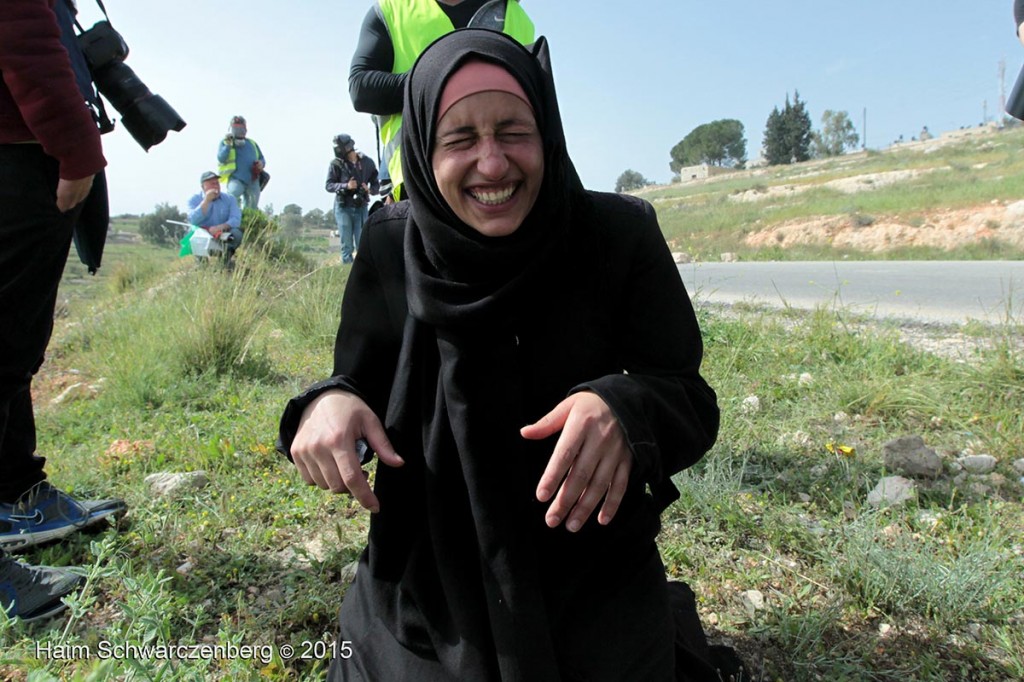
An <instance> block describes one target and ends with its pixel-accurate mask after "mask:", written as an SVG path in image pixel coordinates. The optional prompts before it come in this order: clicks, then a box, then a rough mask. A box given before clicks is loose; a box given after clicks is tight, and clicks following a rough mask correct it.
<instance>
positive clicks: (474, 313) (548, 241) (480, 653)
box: [371, 29, 585, 682]
mask: <svg viewBox="0 0 1024 682" xmlns="http://www.w3.org/2000/svg"><path fill="white" fill-rule="evenodd" d="M471 59H479V60H484V61H488V62H492V63H495V64H497V65H499V66H501V67H503V68H505V69H506V70H507V71H508V72H509V73H510V74H512V76H514V77H515V78H516V79H517V80H518V81H519V83H520V84H521V85H522V87H523V90H524V92H525V93H526V95H527V97H528V98H529V100H530V104H531V105H532V106H533V111H534V114H535V116H536V120H537V124H538V128H539V132H540V135H541V139H542V144H543V156H544V177H543V181H542V183H541V187H540V190H539V192H538V196H537V200H536V202H535V204H534V206H533V207H532V209H531V210H530V212H529V213H528V215H527V217H526V219H525V220H524V222H523V224H522V225H521V226H520V227H519V228H518V229H517V230H516V231H515V232H513V233H512V234H510V235H507V236H503V237H488V236H484V235H481V234H480V233H478V232H477V231H476V230H474V229H473V228H471V227H470V226H468V225H466V224H464V223H463V222H462V221H460V220H459V219H458V218H457V217H456V215H455V214H454V212H453V211H452V210H451V208H450V207H449V206H448V204H447V203H446V202H445V200H444V199H443V197H442V196H441V193H440V190H439V189H438V186H437V182H436V181H435V179H434V175H433V166H432V162H431V158H432V155H433V149H434V138H435V134H436V129H437V121H436V119H437V110H438V103H439V100H440V98H441V94H442V92H443V90H444V86H445V84H446V82H447V80H448V78H449V77H450V76H451V75H452V74H453V73H454V72H455V71H456V70H458V68H459V67H460V66H462V65H463V64H464V63H466V62H467V60H471ZM402 135H403V139H402V163H403V167H404V169H405V180H404V182H405V187H406V190H407V191H408V193H409V199H410V213H409V218H408V223H407V226H406V232H405V265H406V291H407V295H408V301H409V312H410V316H409V318H408V319H407V322H406V327H405V332H404V335H403V339H402V351H401V355H400V359H399V369H398V372H397V374H396V378H395V382H394V384H393V386H392V392H391V402H390V404H389V406H388V415H387V419H386V423H387V425H388V427H389V429H390V430H392V431H393V432H394V433H396V434H397V435H398V437H399V441H398V445H399V448H400V451H402V452H405V453H408V452H410V451H415V450H420V449H421V451H422V454H423V459H422V464H421V466H422V467H423V471H424V473H423V478H422V483H421V485H422V488H421V492H420V491H416V492H413V491H412V490H411V489H410V491H409V494H410V495H413V494H415V495H416V496H420V495H422V500H423V505H424V508H423V521H422V522H423V523H424V525H425V527H426V534H427V536H428V537H429V542H428V544H427V545H425V546H423V549H422V551H420V552H419V553H417V554H416V556H417V563H416V567H417V568H416V569H415V571H408V570H407V571H406V572H405V575H404V577H403V579H402V587H401V594H403V595H408V597H409V598H411V599H412V600H414V601H415V602H416V604H417V608H418V609H419V610H420V611H421V612H422V615H423V618H424V620H425V621H426V622H427V623H429V626H428V629H429V632H430V633H431V636H430V639H431V640H432V641H433V642H434V647H435V655H436V656H437V657H438V659H439V660H440V662H441V664H442V666H443V667H444V668H445V669H446V670H448V671H449V673H450V674H451V675H452V677H453V678H454V679H480V680H484V679H493V678H500V679H503V680H537V681H540V682H542V681H544V680H556V679H558V672H557V668H558V666H557V663H556V657H555V653H554V644H553V641H552V639H551V634H550V617H549V614H548V613H547V610H546V609H547V607H546V606H545V598H544V594H543V581H542V579H541V575H542V572H543V567H542V565H541V558H540V556H539V551H538V547H537V537H538V534H542V533H544V532H546V531H547V529H546V528H545V527H544V525H543V507H542V505H540V503H539V502H537V501H536V499H535V497H534V494H533V491H534V489H535V487H536V485H537V482H538V475H537V473H536V472H537V469H538V467H537V462H540V468H541V469H542V468H543V462H544V461H546V458H547V456H549V455H550V446H549V445H548V446H546V449H544V448H538V447H537V445H538V444H536V443H533V444H531V443H527V442H526V441H524V439H523V438H522V437H521V436H520V435H519V428H520V427H522V426H523V425H524V424H526V423H527V420H528V417H532V418H536V417H537V416H539V415H537V414H536V413H535V410H534V413H533V414H531V413H530V410H531V409H533V408H531V407H527V406H526V404H525V403H526V400H525V399H524V395H525V391H524V385H523V382H524V381H526V380H528V379H525V378H524V377H525V376H526V375H528V374H529V372H530V368H529V367H520V366H519V363H520V357H519V353H518V338H517V336H516V329H517V325H519V324H520V323H522V322H523V321H524V320H525V321H526V322H527V323H528V318H529V315H530V312H529V311H530V306H529V305H527V303H528V302H529V301H530V300H531V297H532V296H536V294H537V293H538V292H540V291H542V290H543V289H544V288H545V287H548V286H553V285H555V282H556V280H557V277H559V276H561V275H559V274H557V273H558V267H557V266H558V264H559V263H558V261H559V260H560V259H561V258H563V257H564V254H565V252H566V248H567V240H568V238H569V235H570V234H571V233H572V231H573V230H572V217H573V213H574V210H575V207H576V206H577V205H578V204H579V202H581V201H583V199H584V197H585V194H584V192H583V189H582V186H581V185H580V182H579V179H578V177H577V175H576V172H575V169H574V168H573V166H572V162H571V161H570V160H569V157H568V154H567V152H566V147H565V137H564V135H563V132H562V124H561V119H560V116H559V112H558V103H557V100H556V99H555V91H554V84H553V81H552V78H551V74H550V70H549V68H548V58H547V44H546V41H545V40H544V39H543V38H541V39H540V40H539V41H538V42H537V43H535V44H534V45H533V47H532V48H531V49H529V50H528V49H526V48H524V47H522V46H521V45H519V44H518V43H516V42H515V41H514V40H512V39H511V38H509V37H507V36H505V35H503V34H501V33H496V32H492V31H487V30H481V29H465V30H459V31H455V32H453V33H450V34H448V35H446V36H444V37H442V38H440V39H438V40H437V41H436V42H434V43H433V44H432V45H431V46H430V47H428V48H427V49H426V50H425V51H424V52H423V54H422V55H421V56H420V58H419V59H418V60H417V62H416V64H415V65H414V66H413V69H412V71H411V72H410V76H409V78H408V80H407V84H406V93H405V110H404V112H403V124H402ZM552 407H554V406H553V405H547V406H545V408H544V411H547V410H548V409H550V408H552ZM541 451H543V454H537V453H539V452H541ZM528 459H529V460H530V461H531V462H532V468H529V467H527V466H526V465H524V462H526V461H527V460H528ZM388 473H390V472H384V474H383V475H387V474H388ZM395 475H398V474H395ZM383 506H384V504H383V502H382V508H383ZM385 541H386V538H384V537H383V536H381V542H382V543H384V542H385ZM373 548H374V541H373V534H372V533H371V550H372V551H376V550H374V549H373ZM380 551H381V552H384V551H385V549H384V548H383V547H382V548H381V550H380ZM407 565H410V564H407ZM395 612H396V613H399V612H400V610H399V609H396V611H395ZM399 618H400V617H399ZM394 627H395V628H396V630H400V629H401V627H402V625H401V622H399V623H397V624H396V625H395V626H394ZM400 639H401V638H400Z"/></svg>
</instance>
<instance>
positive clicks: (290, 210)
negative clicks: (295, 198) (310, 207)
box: [281, 204, 302, 218]
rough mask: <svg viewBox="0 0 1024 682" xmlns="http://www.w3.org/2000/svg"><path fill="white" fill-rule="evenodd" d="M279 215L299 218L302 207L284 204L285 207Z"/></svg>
mask: <svg viewBox="0 0 1024 682" xmlns="http://www.w3.org/2000/svg"><path fill="white" fill-rule="evenodd" d="M281 215H297V216H299V217H300V218H301V217H302V207H301V206H299V205H298V204H286V205H285V207H284V208H282V209H281Z"/></svg>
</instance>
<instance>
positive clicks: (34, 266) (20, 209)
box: [0, 144, 78, 502]
mask: <svg viewBox="0 0 1024 682" xmlns="http://www.w3.org/2000/svg"><path fill="white" fill-rule="evenodd" d="M57 173H58V163H57V161H56V159H54V158H52V157H50V156H47V155H46V154H45V153H44V152H43V149H42V147H41V146H40V145H38V144H4V145H0V502H13V501H14V500H16V499H17V498H18V496H20V495H21V494H22V493H23V492H25V491H26V490H28V489H29V488H31V487H32V486H33V485H35V484H36V483H38V482H39V481H41V480H43V479H44V478H46V474H45V472H44V471H43V466H44V465H45V463H46V459H45V458H44V457H40V456H39V455H37V454H36V451H35V450H36V426H35V419H34V417H33V414H32V394H31V384H32V377H33V376H34V375H35V373H36V372H37V371H39V367H40V366H41V365H42V364H43V355H44V353H45V351H46V346H47V344H48V343H49V341H50V334H51V333H52V332H53V310H54V305H55V304H56V301H57V287H58V286H59V284H60V278H61V273H62V272H63V271H64V264H65V262H66V261H67V258H68V250H69V248H70V245H71V234H72V228H73V227H74V223H75V220H76V219H77V212H78V211H69V212H68V213H61V212H60V211H59V210H57V203H56V196H57V181H58V175H57Z"/></svg>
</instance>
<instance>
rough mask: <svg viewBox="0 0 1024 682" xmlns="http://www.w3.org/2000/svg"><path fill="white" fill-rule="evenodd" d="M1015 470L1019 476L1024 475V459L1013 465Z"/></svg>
mask: <svg viewBox="0 0 1024 682" xmlns="http://www.w3.org/2000/svg"><path fill="white" fill-rule="evenodd" d="M1013 470H1014V471H1016V472H1017V473H1018V474H1022V475H1024V457H1022V458H1021V459H1018V460H1017V461H1016V462H1014V463H1013Z"/></svg>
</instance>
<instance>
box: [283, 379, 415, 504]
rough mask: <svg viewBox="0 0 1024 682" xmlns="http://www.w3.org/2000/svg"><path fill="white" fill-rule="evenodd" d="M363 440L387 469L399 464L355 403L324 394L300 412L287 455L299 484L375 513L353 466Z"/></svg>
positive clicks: (376, 425) (375, 422) (368, 413)
mask: <svg viewBox="0 0 1024 682" xmlns="http://www.w3.org/2000/svg"><path fill="white" fill-rule="evenodd" d="M359 438H366V440H367V441H368V443H369V444H370V446H371V447H373V448H374V449H375V450H376V451H377V453H378V457H379V458H380V459H381V461H383V462H384V463H385V464H387V465H389V466H402V464H404V463H405V462H404V461H403V460H402V458H401V457H399V456H398V453H396V452H395V451H394V448H393V447H392V445H391V442H390V440H388V437H387V434H386V433H385V431H384V427H383V426H382V425H381V423H380V420H379V419H377V416H376V415H375V414H374V413H373V411H372V410H370V408H369V407H368V406H367V405H366V403H364V402H363V401H362V400H361V399H360V398H358V397H357V396H355V395H352V394H350V393H344V392H342V391H328V392H327V393H324V394H323V395H321V396H318V397H317V398H316V399H315V400H314V401H312V402H311V403H310V404H309V406H308V407H307V408H306V410H305V411H304V412H303V415H302V419H301V421H300V424H299V429H298V432H297V433H296V434H295V439H294V441H293V442H292V446H291V454H292V459H293V461H294V462H295V466H296V468H297V469H298V471H299V475H300V476H301V477H302V480H303V481H305V482H306V483H308V484H310V485H316V486H317V487H319V488H321V489H323V490H330V491H331V492H334V493H350V494H351V495H352V496H353V497H355V498H356V500H357V501H358V502H359V504H361V505H362V506H363V507H365V508H367V509H369V510H370V511H373V512H377V511H380V502H379V501H378V500H377V496H376V495H374V494H373V490H372V489H371V487H370V484H369V481H368V480H367V474H366V472H364V471H363V469H362V466H361V465H360V462H359V454H358V451H357V449H356V441H357V440H358V439H359Z"/></svg>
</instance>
